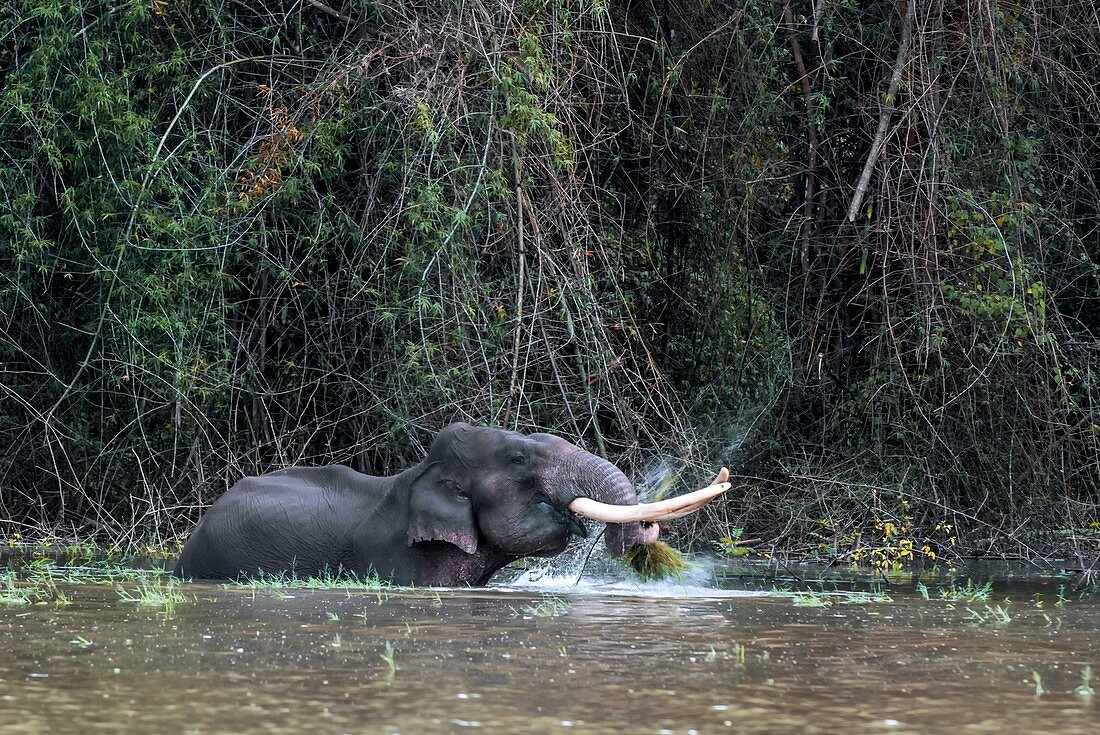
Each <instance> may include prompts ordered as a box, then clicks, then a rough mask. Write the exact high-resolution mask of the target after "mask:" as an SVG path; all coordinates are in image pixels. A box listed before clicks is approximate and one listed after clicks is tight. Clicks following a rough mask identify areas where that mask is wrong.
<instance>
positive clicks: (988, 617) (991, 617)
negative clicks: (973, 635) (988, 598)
mask: <svg viewBox="0 0 1100 735" xmlns="http://www.w3.org/2000/svg"><path fill="white" fill-rule="evenodd" d="M966 614H967V615H968V616H969V617H970V620H971V622H972V623H974V624H975V625H994V626H997V625H1007V624H1008V623H1011V622H1012V615H1010V614H1009V612H1008V610H1007V609H1006V608H1005V607H1004V606H1002V605H985V606H984V607H983V610H981V611H979V610H975V609H973V608H970V607H968V608H966Z"/></svg>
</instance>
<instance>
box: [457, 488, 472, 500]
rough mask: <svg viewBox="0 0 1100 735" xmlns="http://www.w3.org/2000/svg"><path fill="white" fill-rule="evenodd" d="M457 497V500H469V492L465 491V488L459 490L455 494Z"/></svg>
mask: <svg viewBox="0 0 1100 735" xmlns="http://www.w3.org/2000/svg"><path fill="white" fill-rule="evenodd" d="M457 497H458V499H459V500H469V499H470V493H469V492H467V491H466V490H459V491H458V494H457Z"/></svg>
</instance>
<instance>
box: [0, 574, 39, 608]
mask: <svg viewBox="0 0 1100 735" xmlns="http://www.w3.org/2000/svg"><path fill="white" fill-rule="evenodd" d="M30 602H31V595H30V593H29V592H28V591H27V590H25V589H24V588H22V587H18V586H16V584H15V577H14V576H13V575H5V579H4V583H3V585H0V605H9V606H12V607H15V606H18V605H29V604H30Z"/></svg>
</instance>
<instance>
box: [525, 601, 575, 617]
mask: <svg viewBox="0 0 1100 735" xmlns="http://www.w3.org/2000/svg"><path fill="white" fill-rule="evenodd" d="M570 607H572V606H571V605H570V604H569V602H568V601H566V600H563V599H561V598H560V597H547V598H546V599H544V600H542V601H540V602H537V603H535V604H533V605H524V606H523V614H524V615H526V616H528V617H532V618H556V617H558V616H559V615H564V614H565V613H567V612H569V608H570Z"/></svg>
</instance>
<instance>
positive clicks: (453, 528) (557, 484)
mask: <svg viewBox="0 0 1100 735" xmlns="http://www.w3.org/2000/svg"><path fill="white" fill-rule="evenodd" d="M715 487H717V486H715ZM726 487H728V485H726V486H725V487H722V488H720V489H718V490H716V491H715V490H714V488H710V489H708V491H709V494H707V492H706V491H700V492H699V493H692V494H689V495H687V496H681V497H680V498H676V499H675V500H674V501H666V502H665V503H655V504H638V497H637V494H636V492H635V490H634V487H633V486H632V485H631V483H630V480H628V479H627V478H626V476H625V475H623V473H622V472H621V471H619V469H618V468H617V467H615V466H614V465H613V464H611V463H610V462H607V461H606V460H603V459H601V458H599V457H597V456H595V455H592V454H590V453H588V452H586V451H585V450H583V449H581V448H580V447H577V446H575V445H574V444H571V443H569V442H568V441H566V440H565V439H562V438H560V437H557V436H554V435H552V434H529V435H523V434H519V433H516V432H513V431H505V430H501V429H492V428H485V427H475V426H471V425H469V424H465V423H457V424H452V425H451V426H448V427H447V428H445V429H444V430H443V431H441V432H440V433H439V434H438V435H437V437H436V439H435V441H434V442H433V444H432V446H431V449H430V450H429V452H428V456H427V458H426V459H425V461H424V462H423V463H421V465H420V467H419V469H418V473H417V476H416V477H415V479H413V480H412V483H411V493H410V500H409V523H408V543H409V544H410V545H412V544H415V543H417V542H422V541H445V542H448V543H449V544H452V545H454V546H457V547H458V548H459V549H461V550H462V551H464V552H465V553H466V554H479V553H486V552H491V553H494V554H497V555H503V556H507V557H522V556H552V555H554V554H557V553H560V552H561V551H562V550H564V549H565V547H566V545H567V543H568V541H569V536H570V535H571V534H576V535H582V536H583V535H585V529H584V526H583V525H582V524H581V523H580V522H579V521H578V518H577V517H578V516H583V517H588V518H594V519H596V520H602V521H605V522H608V524H609V525H608V527H607V531H606V533H605V536H604V540H605V542H606V544H607V547H608V549H609V550H610V551H611V552H612V553H615V554H622V553H625V552H627V551H629V550H630V549H632V548H634V547H635V546H639V545H644V544H650V543H653V542H654V541H656V539H657V535H658V532H659V529H658V526H657V523H656V521H658V520H661V519H664V518H674V517H677V516H679V515H684V514H686V513H689V512H692V511H694V510H697V509H698V508H699V507H702V505H704V504H705V503H706V502H708V501H709V500H710V499H712V498H714V497H716V496H717V495H718V494H719V493H720V492H722V491H723V490H724V489H725V488H726ZM700 493H704V494H705V495H706V497H705V498H704V497H703V496H702V495H700ZM483 547H488V548H483Z"/></svg>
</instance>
